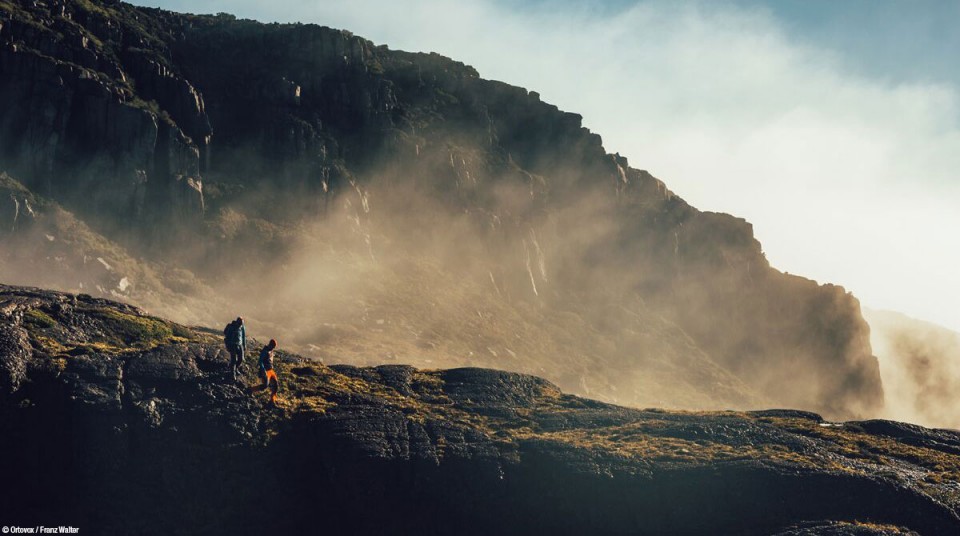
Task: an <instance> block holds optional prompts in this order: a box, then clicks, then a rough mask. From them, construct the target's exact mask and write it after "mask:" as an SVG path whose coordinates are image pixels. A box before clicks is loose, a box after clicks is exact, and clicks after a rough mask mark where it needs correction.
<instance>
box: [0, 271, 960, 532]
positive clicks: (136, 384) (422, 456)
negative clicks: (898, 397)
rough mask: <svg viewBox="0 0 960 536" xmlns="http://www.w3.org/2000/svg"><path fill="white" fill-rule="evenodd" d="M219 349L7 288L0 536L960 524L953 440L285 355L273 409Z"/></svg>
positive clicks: (489, 373)
mask: <svg viewBox="0 0 960 536" xmlns="http://www.w3.org/2000/svg"><path fill="white" fill-rule="evenodd" d="M219 339H220V337H219V336H218V335H217V334H216V333H215V332H213V331H207V330H205V329H202V328H190V327H186V326H182V325H179V324H176V323H173V322H169V321H166V320H163V319H160V318H155V317H152V316H149V315H146V314H144V313H143V311H141V310H139V309H137V308H135V307H132V306H129V305H123V304H119V303H116V302H109V301H106V300H102V299H96V298H92V297H90V296H86V295H79V296H76V295H69V294H61V293H56V292H49V291H42V290H38V289H28V288H15V287H0V471H2V473H3V475H4V486H5V488H6V489H7V490H8V492H7V493H5V494H4V496H5V499H4V509H3V511H4V514H3V515H4V519H3V523H6V524H9V525H19V526H30V527H33V526H36V525H38V524H61V525H65V524H69V525H72V526H75V527H79V528H80V529H81V531H82V532H92V533H97V534H197V533H201V532H203V533H213V534H262V533H264V532H268V533H279V532H290V531H297V532H300V531H309V532H316V531H324V532H332V533H345V534H384V533H386V534H393V533H397V534H406V533H425V534H452V533H455V534H531V533H534V534H585V533H589V534H782V535H801V534H803V535H812V534H820V535H826V534H830V535H879V534H891V535H892V534H931V535H933V534H954V533H956V532H957V531H958V530H960V517H958V514H960V487H958V484H957V482H958V478H960V434H958V433H957V432H951V431H944V430H930V429H925V428H921V427H917V426H912V425H906V424H900V423H895V422H890V421H864V422H847V423H835V422H828V421H824V420H823V419H822V418H820V417H819V416H817V415H815V414H811V413H805V412H798V411H786V410H780V411H759V412H713V413H710V412H704V413H694V412H671V411H664V410H638V409H628V408H624V407H618V406H614V405H609V404H604V403H600V402H596V401H592V400H588V399H584V398H580V397H576V396H571V395H567V394H564V393H562V392H561V391H560V390H559V389H558V388H557V387H556V386H555V385H553V384H551V383H550V382H547V381H545V380H542V379H539V378H536V377H533V376H528V375H522V374H516V373H507V372H500V371H495V370H485V369H476V368H461V369H454V370H417V369H415V368H412V367H409V366H379V367H371V368H357V367H353V366H345V365H342V366H333V367H327V366H324V365H321V364H319V363H316V362H314V361H310V360H306V359H303V358H300V357H298V356H296V355H292V354H286V353H283V354H281V355H280V357H279V358H278V360H279V364H278V371H279V375H280V379H281V382H282V387H283V390H282V392H281V398H280V400H279V401H278V403H277V405H276V406H270V405H268V404H267V396H266V394H265V393H263V392H257V391H255V390H253V391H252V390H251V389H250V388H249V386H250V385H254V384H255V383H256V381H257V380H256V379H255V377H254V374H253V373H252V370H251V368H252V367H251V366H250V363H248V367H247V375H246V376H245V377H244V378H243V379H242V380H241V381H234V380H231V379H230V378H229V374H228V373H227V370H226V369H227V359H228V356H227V355H226V353H225V352H224V351H223V349H222V348H221V345H220V342H219ZM251 346H253V345H251ZM249 360H250V358H249V357H248V361H249ZM13 490H15V492H11V491H13Z"/></svg>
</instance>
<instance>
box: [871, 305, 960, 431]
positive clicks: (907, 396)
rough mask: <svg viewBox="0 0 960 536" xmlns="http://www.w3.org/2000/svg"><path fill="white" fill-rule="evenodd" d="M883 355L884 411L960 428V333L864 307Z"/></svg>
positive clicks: (892, 415)
mask: <svg viewBox="0 0 960 536" xmlns="http://www.w3.org/2000/svg"><path fill="white" fill-rule="evenodd" d="M864 313H865V316H866V318H867V320H868V321H869V322H870V329H871V340H872V342H873V348H874V351H875V352H876V354H877V357H878V358H879V359H880V365H881V366H880V372H881V375H882V376H883V384H884V392H885V393H886V397H887V410H886V414H885V416H886V417H887V418H890V419H895V420H901V421H909V422H914V423H918V424H922V425H925V426H934V427H940V428H953V429H960V407H958V405H957V402H956V398H957V392H958V389H960V334H958V333H956V332H953V331H950V330H948V329H946V328H943V327H941V326H937V325H936V324H931V323H928V322H922V321H919V320H915V319H913V318H910V317H908V316H905V315H902V314H899V313H894V312H890V311H873V310H867V311H865V312H864Z"/></svg>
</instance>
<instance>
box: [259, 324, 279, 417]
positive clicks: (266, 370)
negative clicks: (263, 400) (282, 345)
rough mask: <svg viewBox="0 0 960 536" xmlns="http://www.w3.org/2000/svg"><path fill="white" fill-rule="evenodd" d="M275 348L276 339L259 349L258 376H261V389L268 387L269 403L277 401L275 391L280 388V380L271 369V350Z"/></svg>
mask: <svg viewBox="0 0 960 536" xmlns="http://www.w3.org/2000/svg"><path fill="white" fill-rule="evenodd" d="M276 348H277V340H276V339H270V342H269V343H268V344H267V345H266V346H264V347H263V349H262V350H260V377H261V378H263V387H262V389H266V388H267V387H269V388H270V403H271V404H276V403H277V391H279V390H280V380H279V378H277V373H276V372H275V371H274V370H273V351H274V350H275V349H276Z"/></svg>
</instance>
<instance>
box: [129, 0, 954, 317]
mask: <svg viewBox="0 0 960 536" xmlns="http://www.w3.org/2000/svg"><path fill="white" fill-rule="evenodd" d="M135 3H138V4H141V5H148V6H154V7H162V8H166V9H173V10H177V11H188V12H207V13H212V12H221V11H223V12H230V13H233V14H235V15H237V16H239V17H248V18H254V19H257V20H262V21H280V22H293V21H302V22H313V23H318V24H322V25H326V26H331V27H335V28H343V29H347V30H350V31H352V32H354V33H356V34H358V35H361V36H363V37H366V38H368V39H371V40H373V41H374V42H375V43H377V44H387V45H389V46H390V47H391V48H394V49H403V50H410V51H434V52H438V53H440V54H443V55H445V56H449V57H452V58H454V59H457V60H459V61H463V62H465V63H467V64H470V65H472V66H474V67H476V68H477V70H478V71H479V72H480V75H481V76H482V77H484V78H491V79H498V80H502V81H505V82H508V83H511V84H514V85H519V86H523V87H525V88H527V89H529V90H533V91H537V92H539V93H540V94H541V95H542V98H543V100H545V101H547V102H550V103H553V104H556V105H558V106H559V107H560V108H561V109H564V110H567V111H573V112H577V113H579V114H581V115H583V117H584V124H585V125H586V126H587V127H589V128H590V129H591V130H593V131H595V132H597V133H599V134H601V135H602V136H603V139H604V145H605V147H606V149H607V150H608V151H610V152H619V153H620V154H622V155H624V156H626V157H628V158H629V159H630V163H631V165H632V166H633V167H636V168H641V169H646V170H649V171H650V172H651V173H653V174H654V175H656V176H657V177H659V178H661V179H662V180H664V181H665V182H666V183H667V185H668V186H669V187H670V188H671V189H673V190H674V191H675V192H677V193H678V194H679V195H681V196H682V197H683V198H685V199H686V200H687V201H689V202H690V203H691V204H693V205H694V206H696V207H698V208H699V209H701V210H710V211H721V212H728V213H731V214H734V215H737V216H740V217H743V218H745V219H747V220H748V221H750V222H751V223H753V225H754V229H755V232H756V235H757V238H758V239H759V240H760V241H761V242H762V244H763V247H764V251H765V252H766V254H767V257H768V259H769V260H770V261H771V263H772V264H773V265H774V266H775V267H777V268H779V269H781V270H783V271H787V272H790V273H796V274H799V275H803V276H806V277H810V278H813V279H816V280H818V281H820V282H822V283H825V282H831V283H836V284H840V285H843V286H845V287H846V288H847V289H848V290H850V291H852V292H853V293H854V294H855V295H856V296H858V297H859V298H860V299H861V301H862V302H863V303H864V304H865V305H868V306H870V307H873V308H879V309H891V310H897V311H900V312H903V313H905V314H907V315H910V316H913V317H916V318H921V319H924V320H929V321H932V322H936V323H939V324H941V325H944V326H946V327H949V328H951V329H954V330H960V318H958V317H957V315H956V314H954V313H955V311H956V304H957V303H960V280H958V278H957V277H956V274H955V271H956V267H957V266H958V264H960V263H958V260H960V253H958V251H960V235H958V234H957V231H958V230H960V212H958V211H957V207H958V206H960V180H958V179H960V177H958V173H960V125H958V117H960V114H958V111H960V99H958V80H960V75H958V72H957V69H956V67H951V65H953V64H952V61H953V60H951V58H956V56H957V53H958V52H960V50H958V49H960V46H958V45H960V44H958V40H957V39H956V38H953V37H950V35H952V34H949V28H948V26H947V25H948V21H949V20H951V15H952V16H953V18H952V20H956V15H957V14H958V11H960V9H958V7H957V5H956V4H950V3H947V2H942V3H941V2H923V3H910V4H906V3H896V4H895V3H892V2H876V3H873V2H871V3H866V2H851V3H844V5H843V6H837V5H833V3H832V2H783V3H776V4H774V3H771V4H770V5H766V4H764V3H761V2H752V1H751V2H731V3H723V4H721V3H719V2H710V3H707V2H703V3H697V2H687V3H683V4H678V3H674V2H636V3H631V2H623V1H618V2H609V3H608V4H607V5H606V6H604V7H591V8H585V7H582V6H579V5H577V4H576V3H573V2H562V1H542V2H536V3H533V4H521V3H520V2H508V1H499V2H498V1H493V0H486V1H485V0H463V1H459V2H447V1H442V0H422V1H412V2H394V1H386V0H357V1H353V2H319V1H306V0H277V1H274V2H253V1H249V0H243V1H206V2H200V1H190V2H187V1H184V0H166V1H156V0H153V1H140V2H135ZM857 10H861V12H862V13H861V14H862V15H863V16H862V17H861V16H858V11H857ZM867 10H869V11H867ZM951 69H953V70H951Z"/></svg>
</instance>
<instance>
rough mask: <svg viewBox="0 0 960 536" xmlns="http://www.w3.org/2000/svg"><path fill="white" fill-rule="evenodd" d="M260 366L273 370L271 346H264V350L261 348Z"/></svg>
mask: <svg viewBox="0 0 960 536" xmlns="http://www.w3.org/2000/svg"><path fill="white" fill-rule="evenodd" d="M260 368H261V369H263V370H273V350H271V349H270V347H269V346H264V347H263V350H260Z"/></svg>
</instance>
